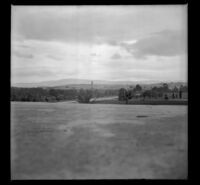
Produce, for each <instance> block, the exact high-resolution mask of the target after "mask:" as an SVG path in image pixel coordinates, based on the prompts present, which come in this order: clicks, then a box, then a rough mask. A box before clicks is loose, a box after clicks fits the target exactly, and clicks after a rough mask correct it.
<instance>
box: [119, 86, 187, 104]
mask: <svg viewBox="0 0 200 185" xmlns="http://www.w3.org/2000/svg"><path fill="white" fill-rule="evenodd" d="M187 90H188V87H187V86H183V85H182V86H180V87H179V88H177V87H174V88H173V89H169V87H168V84H166V83H164V84H163V85H162V86H160V87H152V88H151V89H150V90H143V89H142V87H141V86H140V85H139V84H137V85H136V86H135V88H132V87H131V88H128V89H124V88H121V89H120V90H119V91H118V99H119V101H126V103H128V100H129V99H132V98H133V97H138V96H139V97H143V98H144V99H145V98H146V97H148V98H163V97H164V98H165V99H168V97H167V95H166V94H165V93H169V92H171V93H173V94H172V97H173V98H176V97H177V94H175V93H178V94H179V95H178V96H179V98H181V97H182V92H183V91H186V92H187ZM164 95H165V96H164Z"/></svg>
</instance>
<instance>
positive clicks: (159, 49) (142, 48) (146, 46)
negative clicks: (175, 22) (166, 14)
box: [121, 30, 187, 58]
mask: <svg viewBox="0 0 200 185" xmlns="http://www.w3.org/2000/svg"><path fill="white" fill-rule="evenodd" d="M186 38H187V37H186V35H184V34H183V33H182V32H178V31H172V30H164V31H161V32H156V33H153V34H151V35H150V36H149V37H146V38H142V39H139V40H138V41H137V42H136V43H134V44H125V43H123V44H121V46H122V47H124V48H125V49H126V50H127V51H128V52H129V53H131V54H132V55H133V56H135V57H138V58H143V57H147V56H153V55H156V56H177V55H180V54H185V53H186Z"/></svg>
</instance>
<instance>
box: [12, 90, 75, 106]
mask: <svg viewBox="0 0 200 185" xmlns="http://www.w3.org/2000/svg"><path fill="white" fill-rule="evenodd" d="M76 96H77V90H75V89H67V90H61V89H44V88H17V87H11V101H36V102H38V101H39V102H53V101H62V100H73V99H75V98H76Z"/></svg>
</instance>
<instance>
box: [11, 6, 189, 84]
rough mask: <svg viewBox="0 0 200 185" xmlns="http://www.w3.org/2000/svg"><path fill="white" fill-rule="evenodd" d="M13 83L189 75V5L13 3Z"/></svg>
mask: <svg viewBox="0 0 200 185" xmlns="http://www.w3.org/2000/svg"><path fill="white" fill-rule="evenodd" d="M11 17H12V22H11V42H12V43H11V80H12V83H21V82H40V81H46V80H47V81H48V80H58V79H63V78H81V79H91V80H95V79H96V80H97V79H99V80H133V81H137V80H138V81H141V80H159V81H162V80H163V81H187V6H186V5H171V6H169V5H163V6H158V5H156V6H155V5H154V6H153V5H150V6H12V16H11Z"/></svg>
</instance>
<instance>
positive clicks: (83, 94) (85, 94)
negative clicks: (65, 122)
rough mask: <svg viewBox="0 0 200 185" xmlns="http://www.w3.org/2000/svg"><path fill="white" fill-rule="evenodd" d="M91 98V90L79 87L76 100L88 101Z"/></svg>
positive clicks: (80, 101)
mask: <svg viewBox="0 0 200 185" xmlns="http://www.w3.org/2000/svg"><path fill="white" fill-rule="evenodd" d="M91 98H92V91H91V90H84V89H81V90H80V91H79V93H78V102H79V103H89V102H90V99H91Z"/></svg>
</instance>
